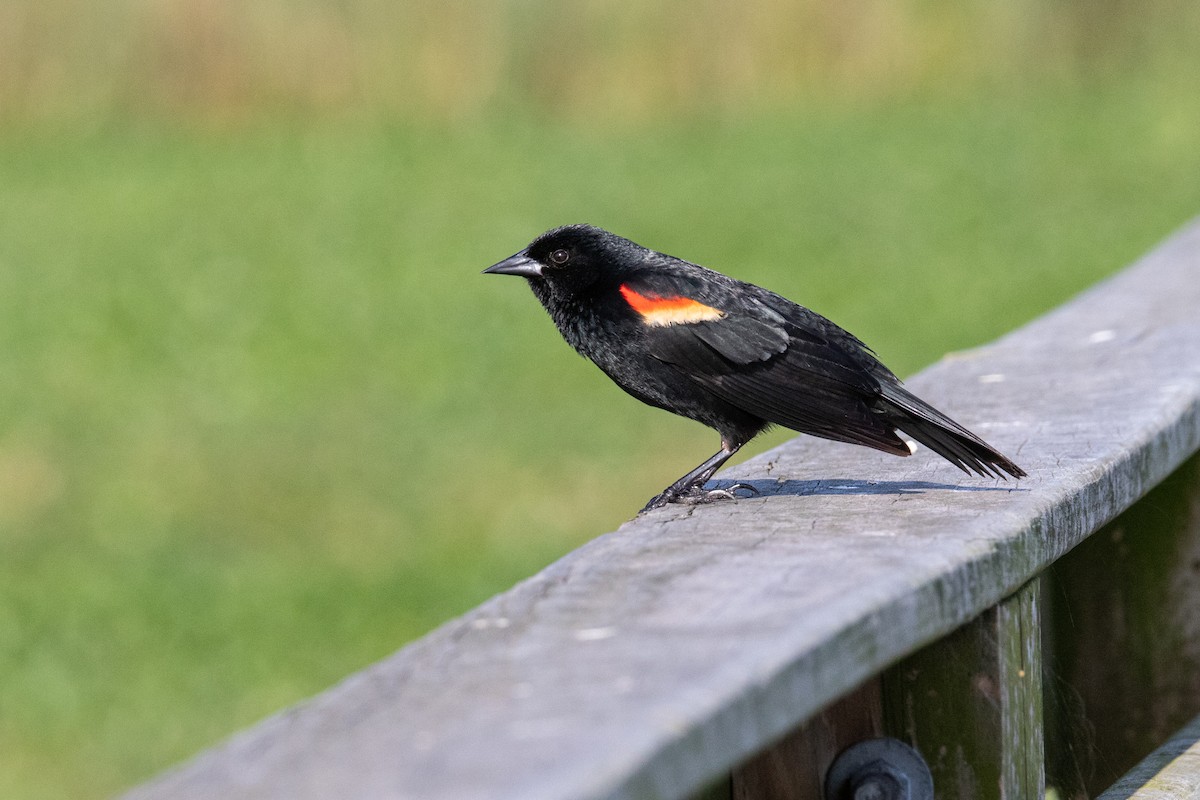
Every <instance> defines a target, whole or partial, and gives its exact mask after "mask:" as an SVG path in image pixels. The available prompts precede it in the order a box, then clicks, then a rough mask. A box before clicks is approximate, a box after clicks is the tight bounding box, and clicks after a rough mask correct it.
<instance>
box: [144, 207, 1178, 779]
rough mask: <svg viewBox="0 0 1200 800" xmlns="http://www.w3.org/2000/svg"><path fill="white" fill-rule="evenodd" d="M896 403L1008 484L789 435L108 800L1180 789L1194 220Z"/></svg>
mask: <svg viewBox="0 0 1200 800" xmlns="http://www.w3.org/2000/svg"><path fill="white" fill-rule="evenodd" d="M908 383H909V385H910V386H911V387H912V388H914V389H915V390H916V391H917V392H918V393H919V394H920V395H922V396H923V397H926V398H927V399H929V400H930V401H931V402H933V403H934V404H935V405H936V406H938V407H939V408H943V409H945V410H946V411H947V412H948V413H950V414H951V415H953V416H954V417H955V418H956V419H959V420H960V421H961V422H963V423H964V424H965V425H967V426H968V427H970V428H971V429H973V430H975V431H976V432H978V433H979V434H980V435H982V436H983V437H984V438H985V439H987V440H988V441H990V442H992V443H994V444H995V445H997V446H998V447H999V448H1000V449H1001V450H1002V451H1003V452H1005V453H1006V454H1008V455H1010V456H1012V457H1013V458H1014V459H1015V460H1016V461H1017V463H1019V464H1020V465H1021V466H1022V467H1024V468H1025V469H1026V470H1028V472H1029V476H1030V477H1029V478H1028V479H1025V480H1022V481H1020V482H1009V483H1003V482H998V481H997V482H993V481H984V480H980V479H977V478H976V479H972V478H967V477H964V476H962V475H960V474H959V473H957V471H955V470H954V469H953V467H950V466H949V465H947V464H945V463H944V462H941V461H940V460H938V459H937V458H935V457H932V456H930V455H928V454H923V453H918V454H917V455H916V456H915V457H913V458H910V459H903V460H902V459H895V458H890V457H887V456H877V455H876V454H875V453H873V452H872V451H868V450H865V449H862V448H851V447H846V446H842V445H835V444H830V443H826V442H822V441H817V440H814V439H810V438H805V437H801V438H799V439H796V440H794V441H791V442H789V443H787V444H785V445H783V446H782V447H779V448H776V449H775V450H772V451H770V452H768V453H766V454H764V455H762V456H759V457H757V458H755V459H753V460H751V461H748V462H746V463H744V464H742V465H741V466H739V467H737V468H735V469H732V470H729V472H728V474H725V475H723V476H722V478H723V481H724V482H726V483H728V482H731V481H733V480H737V481H742V482H747V483H750V484H752V485H754V486H755V487H756V488H758V489H759V491H760V495H759V496H758V497H753V498H748V499H740V500H737V501H736V502H725V503H717V504H712V505H706V506H699V507H681V506H671V507H668V508H665V509H660V510H657V511H655V512H652V513H649V514H646V515H644V516H641V517H639V518H637V519H635V520H633V521H632V522H629V523H627V524H626V525H624V526H622V527H621V528H620V530H618V531H616V532H615V533H610V534H607V535H604V536H600V537H599V538H597V539H595V540H593V541H591V542H590V543H588V544H587V545H585V546H584V547H582V548H580V549H579V550H577V551H575V552H573V553H571V554H569V555H568V556H566V557H565V558H563V559H561V560H560V561H558V562H557V563H555V564H553V565H551V566H550V567H548V568H546V569H545V570H543V571H542V572H541V573H539V574H537V575H535V576H533V577H532V578H529V579H528V580H526V581H524V582H523V583H521V584H519V585H517V586H515V587H513V588H512V589H511V590H509V591H507V592H505V593H504V594H501V595H499V596H497V597H495V598H493V599H492V600H490V601H488V602H487V603H484V604H483V605H482V606H480V607H479V608H477V609H475V610H474V611H472V612H470V613H469V614H467V615H465V616H464V617H462V618H460V619H456V620H454V621H452V622H449V623H447V624H445V625H443V626H442V627H440V628H438V629H437V630H435V631H434V632H433V633H431V634H429V635H428V636H426V637H424V638H423V639H421V640H419V641H417V642H414V643H412V644H410V645H408V646H407V647H405V648H403V649H402V650H400V651H399V652H397V653H396V654H394V655H393V656H391V657H390V658H388V659H386V660H384V661H382V662H380V663H378V664H375V665H374V666H371V667H369V668H368V669H365V670H363V671H362V672H360V673H358V674H356V675H353V676H351V677H350V678H348V679H347V680H345V681H344V682H343V683H341V684H339V685H337V686H335V687H333V688H331V689H329V690H328V691H326V692H325V693H323V694H321V695H319V696H317V697H315V698H313V699H311V700H309V701H307V702H305V703H302V704H300V705H299V706H297V707H296V708H293V709H291V710H288V711H285V712H283V713H281V714H278V715H276V716H274V717H272V718H270V719H267V720H265V721H264V722H262V723H260V724H259V725H257V726H255V727H253V728H251V729H249V730H247V731H244V732H242V733H240V734H238V735H236V736H234V737H233V738H231V739H230V740H228V741H227V742H225V743H223V744H220V745H218V746H216V747H214V748H213V749H212V750H209V751H207V752H205V753H202V754H201V755H199V756H198V757H196V758H195V759H194V760H192V761H191V762H189V763H187V764H184V765H183V766H181V767H179V768H177V769H175V770H173V771H170V772H168V773H166V774H164V775H162V776H160V777H159V778H157V779H156V780H153V781H151V782H150V783H148V784H146V785H144V786H142V787H140V788H138V789H136V790H134V791H133V792H132V793H131V794H130V795H129V797H130V798H142V799H147V800H148V799H149V798H250V797H253V798H414V800H440V799H444V800H472V799H474V798H479V799H480V800H483V799H484V798H486V799H487V800H504V799H511V800H537V799H538V798H546V799H547V800H549V799H552V798H553V799H557V798H684V797H696V796H703V797H705V798H710V797H711V798H725V797H732V798H737V799H738V800H753V799H757V800H762V799H763V798H819V797H822V791H823V789H822V781H823V780H825V778H826V776H827V770H828V768H829V765H830V763H831V762H832V761H833V759H834V757H835V756H836V755H837V754H838V753H839V752H842V751H843V750H844V749H846V748H847V747H849V746H851V745H854V744H855V743H856V742H859V741H861V740H865V739H870V738H872V737H877V736H881V735H888V736H891V737H894V738H897V739H899V740H902V741H904V742H907V743H908V744H910V745H912V746H914V747H915V749H916V751H917V752H918V753H919V754H920V756H922V757H923V759H924V761H925V763H926V764H927V765H928V768H929V770H930V773H931V775H932V778H933V782H934V785H935V787H936V796H937V797H938V798H939V800H940V799H941V798H1007V799H1008V800H1036V798H1041V797H1043V796H1044V794H1045V792H1046V786H1047V784H1049V786H1051V787H1052V792H1053V795H1052V796H1056V797H1058V798H1061V799H1062V800H1068V798H1077V797H1085V796H1096V795H1098V794H1099V793H1100V792H1101V791H1103V790H1105V789H1106V787H1110V786H1111V789H1110V790H1109V792H1108V793H1107V794H1105V795H1104V797H1105V798H1117V797H1122V798H1124V797H1134V796H1136V797H1151V796H1152V797H1189V798H1194V797H1197V796H1200V769H1198V768H1197V762H1198V761H1200V745H1197V738H1198V737H1200V722H1191V724H1190V725H1188V722H1189V720H1192V719H1193V718H1194V717H1196V715H1197V714H1198V713H1200V457H1196V456H1195V454H1196V453H1197V451H1198V450H1200V223H1197V224H1193V225H1192V226H1191V227H1189V228H1187V229H1185V230H1184V231H1182V232H1181V233H1179V234H1178V235H1176V236H1174V237H1173V238H1171V239H1170V240H1169V241H1168V242H1167V243H1165V244H1164V245H1162V246H1161V247H1160V248H1159V249H1157V250H1156V251H1155V252H1153V253H1152V254H1151V255H1149V256H1148V257H1146V258H1145V259H1143V260H1142V261H1141V262H1139V263H1138V264H1136V265H1135V266H1133V267H1131V268H1129V269H1128V270H1126V271H1124V272H1123V273H1121V274H1118V275H1117V276H1116V277H1114V278H1112V279H1109V280H1107V281H1105V282H1103V283H1102V284H1100V285H1098V286H1096V287H1094V288H1092V289H1091V290H1089V291H1087V292H1085V293H1084V294H1083V295H1081V296H1079V297H1078V298H1076V299H1074V300H1072V301H1071V302H1069V303H1067V304H1066V305H1064V306H1062V307H1060V308H1058V309H1056V310H1054V311H1053V312H1051V313H1049V314H1047V315H1046V316H1044V317H1042V318H1040V319H1038V320H1036V321H1034V322H1032V323H1031V324H1029V325H1027V326H1025V327H1024V328H1022V329H1020V330H1017V331H1015V332H1013V333H1011V334H1009V335H1007V336H1005V337H1003V338H1002V339H1000V340H999V341H997V342H995V343H994V344H991V345H989V346H986V347H982V348H979V349H977V350H973V351H970V352H966V353H957V354H954V355H951V356H949V357H947V358H945V359H944V360H943V361H941V362H940V363H938V364H936V365H934V366H932V367H930V368H929V369H927V370H925V371H924V372H923V373H921V374H920V375H918V376H916V377H915V378H913V379H912V380H910V381H909V382H908ZM318 635H319V632H318ZM1177 732H1178V733H1177ZM1173 734H1177V735H1175V738H1173V739H1172V738H1171V737H1172V735H1173ZM1168 740H1170V741H1168ZM1164 743H1165V744H1164ZM1160 745H1162V747H1163V749H1161V750H1159V751H1157V752H1154V753H1152V751H1155V750H1156V748H1158V747H1159V746H1160ZM1139 762H1141V763H1140V766H1137V768H1136V769H1134V768H1135V765H1139ZM1130 770H1133V771H1132V772H1130ZM1127 772H1129V774H1128V775H1126V774H1125V773H1127ZM1123 775H1125V777H1124V778H1122V776H1123ZM1147 776H1157V777H1152V779H1150V782H1149V783H1147V780H1148V779H1147ZM1181 776H1182V777H1181ZM904 780H907V778H905V779H904ZM1171 781H1174V782H1175V783H1176V784H1177V785H1178V786H1183V787H1184V788H1183V789H1179V790H1178V791H1179V792H1181V793H1176V794H1169V793H1168V794H1146V792H1153V791H1159V789H1156V788H1154V787H1155V786H1159V788H1161V786H1162V785H1165V784H1166V783H1170V782H1171ZM901 782H902V783H903V782H904V781H901ZM1156 782H1157V783H1156ZM1114 784H1115V785H1114ZM1189 786H1190V787H1191V788H1190V789H1189V788H1188V787H1189ZM1138 787H1141V788H1140V789H1139V788H1138ZM885 788H886V787H885ZM909 788H910V791H915V789H914V788H913V787H912V786H910V787H909ZM847 791H848V793H847V794H846V795H845V796H854V794H853V792H852V791H850V790H847ZM872 791H874V792H875V794H874V795H872ZM888 791H890V790H888ZM1138 791H1140V792H1142V793H1141V794H1135V792H1138ZM1188 791H1190V792H1192V793H1191V794H1188V793H1186V792H1188ZM859 794H860V795H861V796H862V797H868V796H876V797H879V796H883V797H886V796H888V794H887V792H884V793H882V794H881V793H880V791H879V790H878V787H875V788H874V789H872V788H871V787H868V788H866V789H862V788H861V787H860V791H859ZM901 796H903V795H901ZM913 796H914V797H915V796H916V795H913Z"/></svg>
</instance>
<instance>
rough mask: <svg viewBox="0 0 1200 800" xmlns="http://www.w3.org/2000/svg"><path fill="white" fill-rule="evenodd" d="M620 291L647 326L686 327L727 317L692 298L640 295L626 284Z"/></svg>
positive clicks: (622, 285) (716, 309)
mask: <svg viewBox="0 0 1200 800" xmlns="http://www.w3.org/2000/svg"><path fill="white" fill-rule="evenodd" d="M620 291H621V296H622V297H624V298H625V302H626V303H628V304H629V307H630V308H632V309H633V310H634V311H636V312H637V313H638V314H640V315H641V317H642V321H643V322H645V323H646V324H647V325H686V324H687V323H689V322H707V321H709V320H714V319H721V317H724V316H725V312H724V311H721V310H720V309H718V308H713V307H712V306H706V305H704V303H701V302H700V301H699V300H693V299H692V298H690V297H683V296H680V295H676V296H674V297H659V296H658V295H644V294H639V293H638V292H637V291H635V290H634V289H631V288H629V286H628V285H626V284H624V283H623V284H621V289H620Z"/></svg>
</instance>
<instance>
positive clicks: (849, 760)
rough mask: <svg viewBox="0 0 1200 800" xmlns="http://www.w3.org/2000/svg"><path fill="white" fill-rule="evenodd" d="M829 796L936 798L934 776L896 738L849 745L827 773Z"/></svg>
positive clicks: (834, 799)
mask: <svg viewBox="0 0 1200 800" xmlns="http://www.w3.org/2000/svg"><path fill="white" fill-rule="evenodd" d="M825 798H826V800H933V779H932V777H931V776H930V774H929V767H928V766H926V764H925V761H924V760H923V759H922V758H921V755H920V754H919V753H918V752H917V751H916V750H914V749H912V748H911V747H909V746H908V745H906V744H904V743H903V742H901V741H898V740H896V739H888V738H883V739H867V740H865V741H861V742H858V743H857V744H855V745H851V746H850V747H847V748H846V749H845V750H843V751H842V753H841V754H840V755H839V756H838V757H837V758H836V759H835V760H834V762H833V764H832V765H831V766H830V767H829V771H828V772H827V773H826V774H825Z"/></svg>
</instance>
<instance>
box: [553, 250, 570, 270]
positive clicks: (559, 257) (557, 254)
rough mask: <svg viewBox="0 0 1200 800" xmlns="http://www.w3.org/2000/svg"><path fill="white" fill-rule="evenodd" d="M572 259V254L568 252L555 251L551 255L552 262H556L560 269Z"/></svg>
mask: <svg viewBox="0 0 1200 800" xmlns="http://www.w3.org/2000/svg"><path fill="white" fill-rule="evenodd" d="M570 258H571V253H570V252H568V251H567V250H555V251H554V252H553V253H551V254H550V260H551V261H552V262H554V263H555V264H558V265H559V266H560V267H561V266H562V265H563V264H565V263H567V261H568V260H570Z"/></svg>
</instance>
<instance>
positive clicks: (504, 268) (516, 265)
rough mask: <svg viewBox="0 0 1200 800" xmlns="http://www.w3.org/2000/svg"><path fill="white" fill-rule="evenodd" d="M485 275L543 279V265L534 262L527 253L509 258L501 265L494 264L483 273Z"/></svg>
mask: <svg viewBox="0 0 1200 800" xmlns="http://www.w3.org/2000/svg"><path fill="white" fill-rule="evenodd" d="M483 274H484V275H520V276H521V277H522V278H540V277H542V265H541V264H539V263H538V262H537V261H534V260H533V259H532V258H530V257H529V256H528V255H526V254H525V251H524V250H522V251H521V252H519V253H517V254H516V255H512V256H509V257H508V258H506V259H504V260H503V261H501V262H500V263H499V264H492V265H491V266H490V267H488V268H487V269H485V270H484V271H483Z"/></svg>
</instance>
